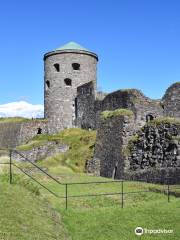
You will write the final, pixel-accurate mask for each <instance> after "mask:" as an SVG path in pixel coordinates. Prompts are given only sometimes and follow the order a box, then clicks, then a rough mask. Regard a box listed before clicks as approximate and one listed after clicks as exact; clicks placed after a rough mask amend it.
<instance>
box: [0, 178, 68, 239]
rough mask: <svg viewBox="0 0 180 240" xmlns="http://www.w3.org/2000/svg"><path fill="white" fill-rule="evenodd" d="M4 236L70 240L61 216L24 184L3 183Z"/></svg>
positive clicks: (0, 223) (0, 225)
mask: <svg viewBox="0 0 180 240" xmlns="http://www.w3.org/2000/svg"><path fill="white" fill-rule="evenodd" d="M0 189H1V194H0V202H1V204H0V239H10V240H36V239H37V240H44V239H48V240H50V239H52V240H53V239H63V240H64V239H68V237H67V233H66V231H65V229H64V226H63V224H62V221H61V219H60V216H59V215H58V213H57V212H55V211H54V210H53V209H52V208H51V207H50V206H49V204H48V203H47V202H46V201H43V200H42V199H41V198H40V197H37V196H36V195H34V194H32V193H31V192H29V191H28V190H26V189H25V188H24V187H21V186H18V185H11V186H10V185H9V184H7V183H5V182H3V183H2V182H1V183H0Z"/></svg>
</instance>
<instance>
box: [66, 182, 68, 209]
mask: <svg viewBox="0 0 180 240" xmlns="http://www.w3.org/2000/svg"><path fill="white" fill-rule="evenodd" d="M67 208H68V185H67V183H66V210H67Z"/></svg>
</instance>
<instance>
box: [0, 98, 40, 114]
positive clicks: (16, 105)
mask: <svg viewBox="0 0 180 240" xmlns="http://www.w3.org/2000/svg"><path fill="white" fill-rule="evenodd" d="M43 116H44V106H43V105H40V104H37V105H33V104H30V103H27V102H25V101H20V102H12V103H7V104H2V105H0V117H25V118H42V117H43Z"/></svg>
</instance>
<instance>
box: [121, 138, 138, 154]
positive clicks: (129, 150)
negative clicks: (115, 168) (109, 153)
mask: <svg viewBox="0 0 180 240" xmlns="http://www.w3.org/2000/svg"><path fill="white" fill-rule="evenodd" d="M138 141H139V136H138V134H135V135H133V136H132V137H131V138H130V139H129V141H128V145H127V146H126V147H125V148H124V149H123V154H124V155H125V156H126V157H128V156H130V155H131V153H132V149H133V146H134V144H135V143H137V142H138Z"/></svg>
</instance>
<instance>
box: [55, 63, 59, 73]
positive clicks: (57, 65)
mask: <svg viewBox="0 0 180 240" xmlns="http://www.w3.org/2000/svg"><path fill="white" fill-rule="evenodd" d="M54 68H55V69H56V71H57V72H59V71H60V67H59V64H58V63H55V64H54Z"/></svg>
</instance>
